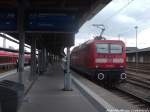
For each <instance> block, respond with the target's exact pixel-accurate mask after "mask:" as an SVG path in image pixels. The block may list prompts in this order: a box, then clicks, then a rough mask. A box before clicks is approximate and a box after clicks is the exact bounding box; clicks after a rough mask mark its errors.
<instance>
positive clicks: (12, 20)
mask: <svg viewBox="0 0 150 112" xmlns="http://www.w3.org/2000/svg"><path fill="white" fill-rule="evenodd" d="M14 30H17V14H16V12H15V11H4V10H0V31H14Z"/></svg>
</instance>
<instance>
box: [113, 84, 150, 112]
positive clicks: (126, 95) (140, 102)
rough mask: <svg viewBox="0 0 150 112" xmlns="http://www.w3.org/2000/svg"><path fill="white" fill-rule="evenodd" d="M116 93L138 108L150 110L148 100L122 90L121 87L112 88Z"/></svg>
mask: <svg viewBox="0 0 150 112" xmlns="http://www.w3.org/2000/svg"><path fill="white" fill-rule="evenodd" d="M111 92H113V93H114V94H115V95H117V96H119V97H121V98H122V99H124V100H125V101H127V102H129V103H131V104H133V105H134V106H135V107H137V108H136V109H141V110H149V111H150V106H149V104H148V103H147V102H145V101H143V100H141V99H140V98H139V97H137V96H134V95H133V94H131V93H129V92H127V91H124V90H122V89H121V88H119V87H116V88H115V89H113V90H111Z"/></svg>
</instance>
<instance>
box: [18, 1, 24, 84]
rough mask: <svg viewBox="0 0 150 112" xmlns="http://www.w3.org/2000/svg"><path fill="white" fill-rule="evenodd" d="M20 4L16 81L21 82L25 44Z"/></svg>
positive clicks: (22, 9)
mask: <svg viewBox="0 0 150 112" xmlns="http://www.w3.org/2000/svg"><path fill="white" fill-rule="evenodd" d="M22 5H23V4H20V7H19V8H18V31H19V74H18V82H19V83H22V84H23V71H24V44H25V32H24V7H22Z"/></svg>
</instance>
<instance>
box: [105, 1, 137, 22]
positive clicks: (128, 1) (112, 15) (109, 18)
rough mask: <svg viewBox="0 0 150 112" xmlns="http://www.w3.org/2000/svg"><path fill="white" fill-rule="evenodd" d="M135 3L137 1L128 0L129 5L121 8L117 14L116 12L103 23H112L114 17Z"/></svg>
mask: <svg viewBox="0 0 150 112" xmlns="http://www.w3.org/2000/svg"><path fill="white" fill-rule="evenodd" d="M133 1H135V0H131V1H129V0H128V3H127V4H126V5H125V6H123V7H121V8H120V9H119V10H118V11H117V12H115V13H113V14H112V15H111V16H109V17H107V18H106V19H105V20H104V21H103V22H102V23H106V22H108V21H110V20H111V19H112V18H113V17H114V16H116V15H118V14H119V13H120V12H121V11H123V10H124V9H126V8H127V7H128V6H129V5H130V4H131V3H133Z"/></svg>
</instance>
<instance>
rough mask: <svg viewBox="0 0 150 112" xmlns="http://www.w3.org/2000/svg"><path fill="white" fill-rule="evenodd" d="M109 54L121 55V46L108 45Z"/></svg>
mask: <svg viewBox="0 0 150 112" xmlns="http://www.w3.org/2000/svg"><path fill="white" fill-rule="evenodd" d="M110 53H113V54H114V53H115V54H121V53H122V46H121V45H117V44H110Z"/></svg>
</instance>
